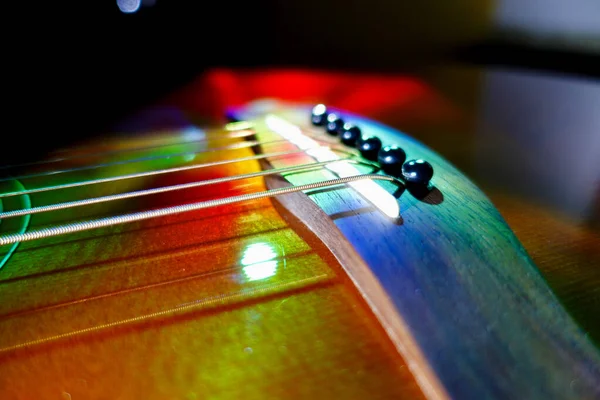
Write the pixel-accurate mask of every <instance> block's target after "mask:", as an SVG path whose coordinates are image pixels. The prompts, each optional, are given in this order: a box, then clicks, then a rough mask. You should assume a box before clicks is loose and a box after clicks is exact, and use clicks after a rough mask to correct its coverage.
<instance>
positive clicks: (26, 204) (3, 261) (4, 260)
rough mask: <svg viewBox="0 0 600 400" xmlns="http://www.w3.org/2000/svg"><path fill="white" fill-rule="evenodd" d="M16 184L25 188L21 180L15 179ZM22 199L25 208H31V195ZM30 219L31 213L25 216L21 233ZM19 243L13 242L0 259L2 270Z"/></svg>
mask: <svg viewBox="0 0 600 400" xmlns="http://www.w3.org/2000/svg"><path fill="white" fill-rule="evenodd" d="M15 184H16V185H17V186H20V187H21V188H23V184H22V183H21V182H19V181H17V180H15ZM20 201H21V204H22V207H24V209H27V208H31V198H30V197H29V195H24V196H23V197H21V199H20ZM30 221H31V215H25V218H23V221H22V222H21V228H20V229H19V233H24V232H25V231H26V230H27V227H28V226H29V222H30ZM19 244H20V243H19V242H17V243H13V244H12V246H10V248H9V249H8V251H7V252H6V254H4V256H3V257H2V259H0V270H1V269H2V267H4V265H5V264H6V263H7V262H8V260H9V259H10V257H11V256H12V255H13V253H14V252H15V251H16V250H17V247H19Z"/></svg>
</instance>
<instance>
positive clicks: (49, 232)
mask: <svg viewBox="0 0 600 400" xmlns="http://www.w3.org/2000/svg"><path fill="white" fill-rule="evenodd" d="M365 179H370V180H382V181H388V182H392V183H394V184H397V185H402V182H401V181H399V180H398V179H396V178H394V177H391V176H387V175H378V174H365V175H356V176H349V177H345V178H337V179H330V180H326V181H321V182H314V183H309V184H306V185H299V186H290V187H284V188H278V189H270V190H265V191H261V192H255V193H248V194H243V195H238V196H232V197H225V198H221V199H216V200H208V201H201V202H196V203H190V204H184V205H178V206H171V207H165V208H160V209H156V210H149V211H140V212H134V213H129V214H122V215H118V216H112V217H105V218H100V219H93V220H88V221H81V222H74V223H69V224H64V225H58V226H54V227H48V228H42V229H38V230H33V231H29V232H25V233H14V234H8V235H3V236H0V245H6V244H11V243H16V242H24V241H30V240H36V239H43V238H48V237H53V236H59V235H64V234H67V233H75V232H82V231H88V230H92V229H98V228H103V227H108V226H114V225H121V224H126V223H131V222H136V221H142V220H146V219H151V218H157V217H164V216H168V215H174V214H180V213H184V212H189V211H195V210H200V209H204V208H210V207H218V206H223V205H227V204H233V203H239V202H245V201H249V200H257V199H263V198H268V197H273V196H280V195H283V194H288V193H294V192H300V191H304V190H312V189H319V188H325V187H331V186H337V185H341V184H344V183H349V182H355V181H359V180H365Z"/></svg>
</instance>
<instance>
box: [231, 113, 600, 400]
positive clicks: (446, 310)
mask: <svg viewBox="0 0 600 400" xmlns="http://www.w3.org/2000/svg"><path fill="white" fill-rule="evenodd" d="M271 106H272V108H269V107H270V105H269V104H268V103H261V105H260V108H257V109H255V110H253V109H252V108H248V109H246V110H242V112H240V113H239V116H240V117H242V118H249V119H252V118H258V117H260V116H261V115H264V113H265V112H269V111H272V112H275V113H277V114H278V115H280V116H282V117H284V118H286V119H288V120H290V121H293V122H295V123H297V124H298V125H300V126H302V127H303V128H304V129H306V130H311V131H312V132H314V133H316V134H318V132H316V131H314V129H312V127H310V126H309V125H308V124H307V122H308V120H309V109H308V108H306V107H298V108H286V109H282V108H280V107H278V106H277V104H272V105H271ZM342 115H344V116H345V117H346V119H347V120H349V121H351V122H354V123H356V124H358V125H359V126H360V127H361V128H362V130H363V132H364V133H367V134H373V135H376V136H379V137H380V138H381V139H382V140H383V141H384V143H388V144H391V143H396V144H398V145H400V146H401V147H402V148H404V149H405V151H406V152H407V154H408V156H409V158H424V159H426V160H428V161H429V162H431V163H432V164H433V166H434V168H435V169H436V175H435V176H434V179H433V184H434V185H435V189H436V190H435V191H433V192H432V193H431V194H430V195H429V197H424V198H421V200H419V199H418V198H417V197H415V196H414V195H413V194H412V193H409V192H408V191H405V192H404V193H402V194H401V196H400V199H399V201H400V204H401V209H402V216H403V220H404V222H403V224H402V225H394V224H391V223H390V221H389V220H388V219H387V218H386V217H384V216H382V215H381V214H380V213H378V212H376V210H374V209H373V207H372V206H371V205H370V204H368V203H366V202H365V201H363V200H361V199H359V198H358V197H357V196H351V195H348V193H347V191H348V190H349V189H342V190H332V191H321V192H319V193H316V194H312V195H311V198H312V199H313V200H314V201H315V202H316V203H317V204H318V205H319V206H320V207H321V208H322V209H323V210H324V211H325V212H326V213H327V214H328V215H329V216H330V217H331V218H332V219H333V220H334V222H335V224H336V225H337V227H338V229H339V230H340V231H341V232H342V233H343V234H344V235H345V237H346V239H347V240H348V241H349V242H350V243H351V244H352V246H353V247H354V248H355V250H356V251H357V253H358V254H359V255H360V256H361V257H362V259H363V260H364V261H365V263H366V264H367V265H368V266H369V267H370V268H371V270H372V272H373V274H374V275H375V276H377V278H378V279H379V282H380V283H381V285H382V286H383V287H384V288H385V290H386V292H387V294H388V296H389V297H390V298H391V299H392V301H393V303H394V305H395V307H396V310H397V312H398V313H399V314H400V315H401V317H402V319H403V320H404V321H406V323H407V325H408V327H409V329H410V331H411V332H412V335H413V337H414V339H415V341H416V343H418V345H419V347H420V349H421V351H422V352H423V354H424V355H425V358H426V359H427V362H428V363H429V365H430V367H431V368H432V370H433V371H434V372H435V373H436V375H437V377H438V379H439V380H440V381H441V382H442V384H443V385H444V387H445V389H446V391H447V392H448V393H449V395H450V396H451V397H456V398H540V399H541V398H544V399H545V398H590V399H591V398H597V397H598V396H600V357H599V355H598V351H597V349H596V348H595V347H594V346H593V344H592V343H591V342H590V340H589V339H588V338H587V337H586V336H585V335H584V333H583V332H582V331H581V329H580V328H579V327H578V326H577V325H576V324H575V323H574V321H573V319H572V318H571V317H570V316H569V314H568V313H567V312H565V310H564V309H563V307H562V306H561V304H560V302H559V301H558V300H557V298H556V297H555V295H554V294H553V293H552V291H551V290H550V289H549V288H548V286H547V283H546V282H545V281H544V279H543V278H542V277H541V276H540V274H539V271H538V270H537V268H536V267H535V265H534V264H533V262H532V261H531V259H530V258H529V256H528V255H527V254H526V252H525V251H524V249H523V247H522V246H521V244H520V243H519V242H518V240H517V239H516V237H515V236H514V234H513V233H512V232H511V230H510V228H509V227H508V226H507V225H506V223H505V222H504V220H503V219H502V217H501V216H500V214H499V213H498V211H497V210H496V209H495V207H494V206H493V205H492V203H491V202H490V201H489V200H488V199H487V198H486V196H485V195H483V193H482V192H481V191H480V190H479V189H478V188H477V187H476V186H474V185H473V184H472V183H471V182H470V181H469V180H468V179H466V178H465V177H464V175H462V174H461V173H460V172H459V171H458V170H456V169H455V168H454V167H453V166H452V165H450V164H449V163H448V162H447V161H445V160H444V159H442V158H441V157H440V156H439V155H437V154H436V153H434V152H433V151H431V150H430V149H427V148H426V147H424V146H423V145H422V144H420V143H418V142H416V141H415V140H413V139H411V138H410V137H408V136H406V135H403V134H401V133H400V132H396V131H393V130H391V129H390V128H388V127H385V126H382V125H379V124H377V123H374V122H372V121H368V120H366V119H362V118H360V117H358V116H355V115H349V114H348V113H342ZM321 134H322V133H321ZM290 180H291V181H292V182H294V178H293V177H292V178H291V179H290Z"/></svg>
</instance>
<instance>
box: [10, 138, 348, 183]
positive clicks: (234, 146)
mask: <svg viewBox="0 0 600 400" xmlns="http://www.w3.org/2000/svg"><path fill="white" fill-rule="evenodd" d="M250 136H251V135H250ZM307 136H309V137H311V138H313V139H314V140H316V141H318V142H321V143H326V144H327V145H329V146H336V145H337V143H336V142H333V141H331V140H327V139H323V138H322V137H315V136H312V135H307ZM284 143H288V144H289V143H290V141H289V140H287V139H277V140H267V141H260V140H248V141H244V142H236V143H232V144H230V145H227V146H221V147H214V148H210V149H205V150H199V151H187V152H181V153H170V154H163V155H160V156H145V157H138V158H132V159H127V160H119V161H111V162H107V163H101V164H92V165H85V166H81V167H73V168H67V169H64V170H54V171H44V172H36V173H31V174H24V175H17V176H12V175H9V176H5V177H0V182H5V181H9V180H12V179H20V180H23V179H31V178H39V177H43V176H55V175H59V174H65V173H69V172H80V171H88V170H93V169H99V168H106V167H112V166H116V165H125V164H132V163H136V162H143V161H156V160H162V159H169V158H172V157H185V156H196V155H199V154H205V153H218V152H221V151H228V150H239V149H245V148H249V147H254V146H263V145H271V144H284ZM132 151H134V150H132Z"/></svg>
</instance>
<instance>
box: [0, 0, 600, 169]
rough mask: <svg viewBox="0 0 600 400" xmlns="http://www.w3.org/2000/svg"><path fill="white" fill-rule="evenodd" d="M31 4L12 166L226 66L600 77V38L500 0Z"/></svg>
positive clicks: (14, 61)
mask: <svg viewBox="0 0 600 400" xmlns="http://www.w3.org/2000/svg"><path fill="white" fill-rule="evenodd" d="M504 1H506V0H504ZM19 7H20V9H18V10H16V9H15V10H8V9H6V7H5V10H4V12H3V13H2V16H3V18H2V19H3V25H5V26H7V27H9V28H8V31H7V32H6V34H5V36H4V40H3V42H4V52H3V53H4V54H3V57H2V59H3V61H2V63H3V65H4V67H3V70H4V74H3V80H4V84H3V87H4V89H5V90H4V91H3V92H4V96H3V97H4V102H3V103H4V104H5V107H4V113H3V114H4V121H5V125H4V126H5V127H4V132H3V135H2V136H3V141H2V142H3V143H2V151H1V154H0V155H1V156H2V158H3V159H4V162H3V163H6V162H10V161H14V160H15V159H18V160H23V158H37V157H39V156H40V155H42V154H43V153H45V152H46V151H47V150H48V149H50V148H52V147H54V146H63V145H65V144H67V143H69V142H70V141H72V140H78V139H80V138H82V137H88V136H90V135H94V134H98V133H99V132H103V131H105V130H106V129H108V127H110V126H111V125H112V124H113V123H115V121H118V120H119V119H121V118H123V117H124V116H126V115H128V114H130V113H131V112H133V111H135V110H137V109H139V108H142V107H144V106H145V105H149V104H152V103H154V102H155V101H157V100H158V99H160V98H162V97H164V96H165V95H166V94H168V93H170V92H172V91H173V90H175V89H176V88H178V87H181V86H182V85H184V84H185V83H187V82H189V81H191V80H192V79H193V78H194V77H196V76H198V75H199V74H201V73H202V71H204V70H207V69H209V68H211V67H215V66H229V67H243V68H261V67H266V66H300V67H309V68H318V69H332V70H342V71H346V70H348V71H351V70H352V71H353V70H358V71H374V72H377V73H382V74H386V73H395V74H399V73H412V74H418V73H419V71H420V70H421V69H422V68H423V67H424V66H428V67H429V66H431V65H433V64H444V63H450V62H461V63H468V64H475V65H489V64H504V65H516V66H524V67H527V68H534V69H543V70H550V71H561V72H567V73H570V74H578V75H584V76H597V75H598V74H599V73H600V68H599V66H598V64H597V62H596V61H597V60H596V57H595V56H596V55H597V54H596V52H595V48H594V47H593V46H592V47H590V48H585V47H584V48H581V46H576V45H574V44H575V43H577V42H578V40H577V38H575V40H574V41H573V42H571V43H573V45H571V44H569V42H568V41H567V42H566V43H565V42H560V43H559V41H557V40H553V39H555V38H550V39H549V40H546V41H537V42H536V41H531V40H529V39H530V38H529V37H528V36H527V34H525V35H524V34H523V31H522V29H521V30H518V29H517V30H515V32H512V31H510V30H509V31H508V32H506V31H503V30H501V29H498V27H497V23H496V21H495V19H496V17H495V15H496V13H497V8H498V2H495V1H491V0H485V1H480V0H456V1H452V2H440V1H424V2H403V1H384V0H371V1H357V0H346V1H341V0H334V1H327V2H325V1H317V0H306V1H277V0H263V1H252V2H227V1H182V0H157V1H155V2H154V4H153V5H152V6H142V7H141V8H140V10H139V11H138V12H136V13H133V14H124V13H122V12H120V11H119V8H118V7H117V4H116V2H114V1H78V2H43V3H42V2H40V4H36V3H35V2H21V3H20V4H19ZM557 12H560V10H557ZM598 17H599V18H600V15H599V16H598ZM599 25H600V24H599ZM525 31H526V33H527V32H528V31H527V29H526V30H525ZM531 31H533V32H535V27H532V29H531ZM558 34H560V32H558ZM558 44H560V45H558Z"/></svg>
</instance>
